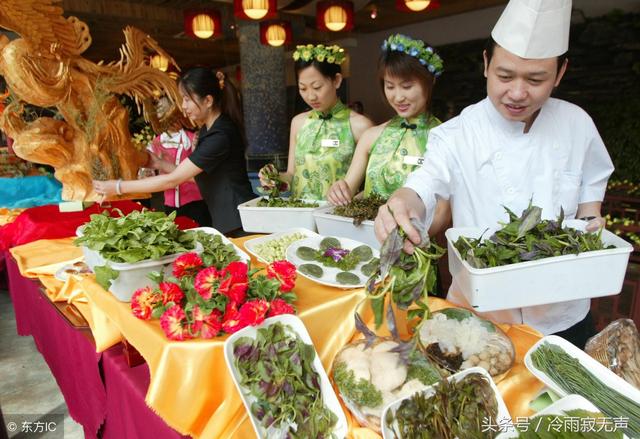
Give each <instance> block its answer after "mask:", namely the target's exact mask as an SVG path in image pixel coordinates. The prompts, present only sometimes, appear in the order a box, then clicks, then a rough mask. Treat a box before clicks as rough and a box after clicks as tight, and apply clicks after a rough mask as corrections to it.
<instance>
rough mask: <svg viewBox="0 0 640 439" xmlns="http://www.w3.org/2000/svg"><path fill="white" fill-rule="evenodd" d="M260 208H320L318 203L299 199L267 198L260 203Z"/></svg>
mask: <svg viewBox="0 0 640 439" xmlns="http://www.w3.org/2000/svg"><path fill="white" fill-rule="evenodd" d="M257 206H258V207H318V206H320V204H318V203H310V202H308V201H302V200H298V199H297V198H266V197H263V198H261V199H260V200H259V201H258V204H257Z"/></svg>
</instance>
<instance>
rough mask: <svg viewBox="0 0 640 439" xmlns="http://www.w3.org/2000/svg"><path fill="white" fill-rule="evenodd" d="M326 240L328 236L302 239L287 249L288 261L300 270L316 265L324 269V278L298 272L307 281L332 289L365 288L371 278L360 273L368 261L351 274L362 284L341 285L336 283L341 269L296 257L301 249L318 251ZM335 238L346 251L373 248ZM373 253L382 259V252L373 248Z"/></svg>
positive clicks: (357, 266)
mask: <svg viewBox="0 0 640 439" xmlns="http://www.w3.org/2000/svg"><path fill="white" fill-rule="evenodd" d="M324 238H326V236H321V235H318V236H312V237H310V238H307V239H302V240H300V241H296V242H294V243H293V244H291V245H290V246H289V248H288V249H287V261H289V262H291V263H292V264H294V265H295V266H296V268H298V267H299V266H300V265H302V264H316V265H319V266H320V267H322V271H323V274H322V277H313V276H310V275H308V274H305V273H302V272H301V271H298V273H300V274H301V275H302V276H304V277H306V278H307V279H310V280H312V281H314V282H317V283H319V284H322V285H327V286H330V287H336V288H343V289H347V288H360V287H363V286H364V285H365V283H366V282H367V279H368V278H369V277H368V276H365V275H364V274H363V273H362V271H360V269H361V268H362V266H363V265H365V264H366V263H367V262H368V261H367V262H360V263H358V265H356V267H355V268H354V269H353V270H351V273H353V274H355V275H357V276H358V277H359V278H360V280H361V282H360V283H357V284H341V283H339V282H337V281H336V275H337V274H338V273H340V272H341V271H342V270H340V269H339V268H337V267H325V266H324V265H322V264H321V263H320V262H315V261H305V260H303V259H300V258H299V257H298V255H296V251H297V250H298V248H300V247H311V248H314V249H318V248H319V247H320V241H322V240H323V239H324ZM335 238H336V239H337V240H338V241H340V247H342V248H344V249H347V250H353V249H354V248H356V247H358V246H360V245H366V246H367V247H369V248H371V246H369V245H367V244H365V243H363V242H360V241H354V240H353V239H349V238H342V237H340V236H335ZM371 251H372V252H373V257H374V258H379V257H380V252H379V251H378V250H376V249H374V248H371Z"/></svg>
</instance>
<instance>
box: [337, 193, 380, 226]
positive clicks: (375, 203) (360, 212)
mask: <svg viewBox="0 0 640 439" xmlns="http://www.w3.org/2000/svg"><path fill="white" fill-rule="evenodd" d="M386 202H387V200H386V199H385V198H382V197H381V196H380V195H378V194H373V195H371V196H370V197H365V198H354V199H353V200H351V202H350V203H349V204H347V205H346V206H337V207H336V208H335V209H333V214H334V215H338V216H346V217H349V218H353V224H354V225H356V226H359V225H360V224H362V222H363V221H367V220H368V221H373V220H375V219H376V215H377V214H378V209H379V208H380V206H382V205H383V204H384V203H386Z"/></svg>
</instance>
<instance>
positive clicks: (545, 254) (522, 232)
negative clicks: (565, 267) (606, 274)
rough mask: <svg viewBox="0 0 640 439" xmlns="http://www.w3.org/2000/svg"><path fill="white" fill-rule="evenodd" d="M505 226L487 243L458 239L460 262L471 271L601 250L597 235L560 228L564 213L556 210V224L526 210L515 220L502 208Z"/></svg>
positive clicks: (531, 209) (539, 212)
mask: <svg viewBox="0 0 640 439" xmlns="http://www.w3.org/2000/svg"><path fill="white" fill-rule="evenodd" d="M505 210H506V211H507V213H508V214H509V222H508V223H507V224H504V225H503V226H504V227H503V228H502V229H500V230H499V231H497V232H496V233H494V234H493V235H492V236H491V237H490V238H489V239H485V240H482V237H480V238H469V237H464V236H460V237H459V238H458V239H457V240H456V242H455V243H454V246H455V247H456V249H458V252H460V256H461V257H462V259H463V260H465V261H467V262H468V263H469V265H471V266H472V267H474V268H488V267H498V266H500V265H508V264H515V263H518V262H525V261H535V260H538V259H543V258H549V257H552V256H561V255H568V254H578V253H582V252H587V251H593V250H602V249H604V248H613V247H614V246H608V247H605V246H604V244H603V243H602V240H601V239H600V235H601V234H602V230H600V231H599V232H598V233H585V232H581V231H579V230H576V229H572V228H569V227H562V222H563V220H564V211H563V210H562V209H560V216H559V217H558V219H557V220H555V221H551V220H541V216H542V209H541V208H539V207H537V206H532V205H531V204H529V207H527V209H525V210H524V211H523V212H522V215H521V216H520V217H517V216H516V215H515V214H514V213H513V212H512V211H510V210H509V209H508V208H506V207H505Z"/></svg>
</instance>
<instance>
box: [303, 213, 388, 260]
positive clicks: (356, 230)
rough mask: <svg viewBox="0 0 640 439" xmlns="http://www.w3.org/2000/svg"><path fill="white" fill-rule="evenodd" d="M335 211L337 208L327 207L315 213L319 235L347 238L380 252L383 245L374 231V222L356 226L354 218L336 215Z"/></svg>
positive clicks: (365, 222)
mask: <svg viewBox="0 0 640 439" xmlns="http://www.w3.org/2000/svg"><path fill="white" fill-rule="evenodd" d="M333 209H335V206H326V207H321V208H318V209H316V210H315V211H314V212H313V217H314V218H315V221H316V227H317V228H318V233H320V234H321V235H324V236H346V237H347V238H351V239H354V240H356V241H360V242H363V243H365V244H367V245H368V246H370V247H371V248H374V249H376V250H380V246H381V244H380V242H379V241H378V239H377V238H376V234H375V232H374V230H373V221H370V220H366V221H363V222H362V224H360V225H359V226H356V225H354V224H353V218H348V217H345V216H340V215H334V214H333V213H332V212H333Z"/></svg>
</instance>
